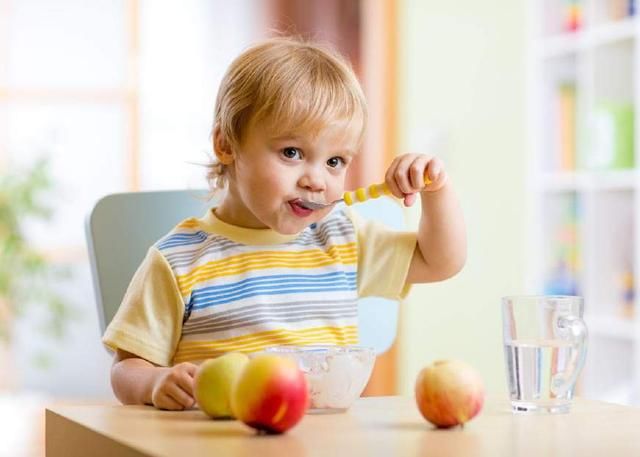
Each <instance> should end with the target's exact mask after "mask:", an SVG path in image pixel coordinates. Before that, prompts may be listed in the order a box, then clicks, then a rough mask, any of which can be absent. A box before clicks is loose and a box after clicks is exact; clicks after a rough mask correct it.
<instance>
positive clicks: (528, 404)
mask: <svg viewBox="0 0 640 457" xmlns="http://www.w3.org/2000/svg"><path fill="white" fill-rule="evenodd" d="M583 312H584V306H583V301H582V298H581V297H574V296H563V295H555V296H534V295H532V296H510V297H503V298H502V323H503V341H504V358H505V365H506V370H507V379H508V383H509V393H510V397H511V408H512V410H513V412H516V413H537V412H548V413H563V412H569V409H570V407H571V398H572V396H573V389H574V387H575V384H576V380H577V379H578V375H579V374H580V371H581V370H582V367H583V365H584V362H585V358H586V355H587V333H588V332H587V326H586V325H585V323H584V321H583V319H582V316H583Z"/></svg>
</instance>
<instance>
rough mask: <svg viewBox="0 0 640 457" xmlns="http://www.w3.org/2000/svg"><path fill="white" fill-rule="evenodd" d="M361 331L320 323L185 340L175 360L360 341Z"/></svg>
mask: <svg viewBox="0 0 640 457" xmlns="http://www.w3.org/2000/svg"><path fill="white" fill-rule="evenodd" d="M357 342H358V332H357V329H356V327H355V326H344V327H316V328H311V329H304V330H297V331H296V330H293V331H292V330H270V331H267V332H260V333H253V334H250V335H244V336H241V337H235V338H228V339H224V340H217V341H182V342H181V343H180V344H179V347H178V350H177V351H176V354H175V357H174V363H180V362H184V361H189V360H203V359H207V358H211V357H216V356H218V355H221V354H224V353H226V352H231V351H242V352H256V351H261V350H264V349H265V348H267V347H270V346H276V345H283V344H298V345H306V344H320V343H323V344H330V343H333V344H342V345H345V344H356V343H357Z"/></svg>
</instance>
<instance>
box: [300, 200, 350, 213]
mask: <svg viewBox="0 0 640 457" xmlns="http://www.w3.org/2000/svg"><path fill="white" fill-rule="evenodd" d="M343 201H344V198H340V199H338V200H334V201H332V202H331V203H320V202H312V201H309V200H300V201H299V203H298V204H299V205H300V206H302V207H304V208H307V209H312V210H314V211H315V210H318V209H324V208H328V207H329V206H333V205H335V204H336V203H340V202H343Z"/></svg>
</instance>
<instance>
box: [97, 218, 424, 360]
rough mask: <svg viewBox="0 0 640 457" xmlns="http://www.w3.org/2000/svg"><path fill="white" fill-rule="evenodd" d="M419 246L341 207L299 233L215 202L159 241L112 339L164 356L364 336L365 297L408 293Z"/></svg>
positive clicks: (202, 355) (109, 334)
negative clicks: (253, 224)
mask: <svg viewBox="0 0 640 457" xmlns="http://www.w3.org/2000/svg"><path fill="white" fill-rule="evenodd" d="M371 243H375V244H376V245H379V246H380V247H382V248H384V249H386V251H387V252H386V254H385V253H381V252H380V249H379V248H377V247H376V246H371ZM414 248H415V234H413V233H407V232H392V231H389V230H386V229H384V228H382V227H381V226H379V225H374V224H370V223H366V222H363V221H361V220H359V219H358V218H356V217H354V215H353V214H351V213H346V212H344V211H340V210H336V211H333V212H332V213H331V214H329V215H328V216H327V217H325V218H324V219H323V220H322V221H320V222H318V223H317V224H312V225H311V226H309V227H307V228H306V229H305V230H303V231H302V232H301V233H299V234H296V235H282V234H278V233H277V232H274V231H272V230H264V229H262V230H255V229H247V228H241V227H235V226H232V225H229V224H226V223H224V222H222V221H220V220H219V219H217V218H216V217H215V215H214V213H213V211H209V212H208V213H207V215H205V216H204V217H203V218H200V219H197V218H191V219H187V220H185V221H183V222H181V223H180V224H178V225H177V226H176V227H175V228H174V229H173V230H172V231H171V232H170V233H168V234H167V235H166V236H164V237H163V238H162V239H160V240H159V241H158V242H157V243H156V244H155V245H154V246H153V247H152V248H151V249H150V250H149V253H148V255H147V258H146V259H145V261H144V262H143V264H142V265H141V267H140V268H139V270H138V272H137V273H136V276H135V277H134V279H133V281H132V283H131V285H130V287H129V290H128V291H127V295H126V296H125V299H124V300H123V303H122V305H121V307H120V309H119V310H118V313H117V314H116V316H115V317H114V319H113V321H112V323H111V324H110V325H109V327H108V328H107V330H106V332H105V335H104V338H103V341H104V342H105V344H107V345H108V346H109V347H111V348H120V349H123V350H126V351H129V352H132V353H134V354H137V355H139V356H140V357H143V358H146V359H148V360H151V361H153V362H155V363H158V364H160V365H170V364H175V363H180V362H185V361H192V362H198V361H202V360H204V359H207V358H211V357H216V356H218V355H221V354H223V353H225V352H229V351H242V352H255V351H260V350H263V349H264V348H266V347H269V346H274V345H280V344H296V345H304V344H314V343H324V344H339V345H346V344H356V343H357V342H358V329H357V321H358V308H357V300H358V297H359V296H361V295H382V296H388V297H390V298H399V297H401V296H403V295H404V294H405V293H406V287H405V284H404V279H405V277H406V273H407V270H408V266H409V262H410V260H411V256H412V254H413V249H414ZM389 251H390V252H389ZM376 262H377V263H378V264H380V263H382V266H383V267H382V268H380V265H378V267H375V263H376ZM372 263H373V264H374V265H373V266H372V265H370V264H372ZM389 266H395V269H394V271H393V272H390V271H389V268H388V267H389ZM367 273H369V274H371V273H373V276H372V277H368V276H367Z"/></svg>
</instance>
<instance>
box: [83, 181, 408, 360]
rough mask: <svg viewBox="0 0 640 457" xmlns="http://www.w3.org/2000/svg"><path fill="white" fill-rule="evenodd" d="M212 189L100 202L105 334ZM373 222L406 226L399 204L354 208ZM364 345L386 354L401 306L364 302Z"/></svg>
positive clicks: (94, 239)
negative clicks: (137, 278) (144, 272)
mask: <svg viewBox="0 0 640 457" xmlns="http://www.w3.org/2000/svg"><path fill="white" fill-rule="evenodd" d="M206 194H207V191H204V190H197V191H196V190H175V191H153V192H129V193H118V194H111V195H107V196H106V197H104V198H102V199H100V200H99V201H98V202H97V203H96V204H95V206H94V207H93V209H92V210H91V212H90V214H89V216H88V217H87V220H86V227H85V228H86V236H87V247H88V252H89V260H90V263H91V273H92V276H93V286H94V291H95V296H96V304H97V307H98V317H99V321H100V326H101V332H102V333H104V330H105V329H106V327H107V326H108V325H109V322H111V319H113V316H115V314H116V311H117V310H118V307H119V306H120V303H121V302H122V299H123V297H124V294H125V292H126V290H127V287H128V285H129V282H130V281H131V278H133V275H134V273H135V271H136V269H137V268H138V266H139V265H140V263H141V262H142V260H143V259H144V257H145V255H146V253H147V250H148V249H149V247H150V246H151V245H153V244H154V243H155V242H156V241H157V240H158V239H160V238H161V237H162V236H164V235H165V234H167V233H168V232H169V231H170V230H171V229H172V228H173V227H175V226H176V225H177V224H178V223H179V222H180V221H182V220H184V219H187V218H189V217H194V216H195V217H201V216H202V215H204V214H205V212H206V210H207V208H208V207H209V206H211V204H212V203H211V202H210V201H206V198H205V197H206ZM352 208H353V209H354V210H355V211H356V212H357V213H358V214H360V215H361V216H362V217H364V218H367V219H374V220H377V221H380V222H382V223H383V224H385V225H387V226H389V227H391V228H394V229H402V228H403V227H404V215H403V211H402V208H401V207H400V205H399V204H397V203H396V202H395V201H393V200H391V199H389V198H384V197H383V198H379V199H377V200H372V201H368V202H365V203H361V204H358V205H354V206H353V207H352ZM358 321H359V322H358V324H359V332H360V344H362V345H366V346H371V347H373V348H375V350H376V353H378V354H380V353H382V352H384V351H386V350H387V349H389V348H390V347H391V345H392V344H393V341H394V339H395V336H396V331H397V325H398V303H397V302H395V301H393V300H387V299H383V298H378V297H366V298H362V299H360V300H359V301H358Z"/></svg>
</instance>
